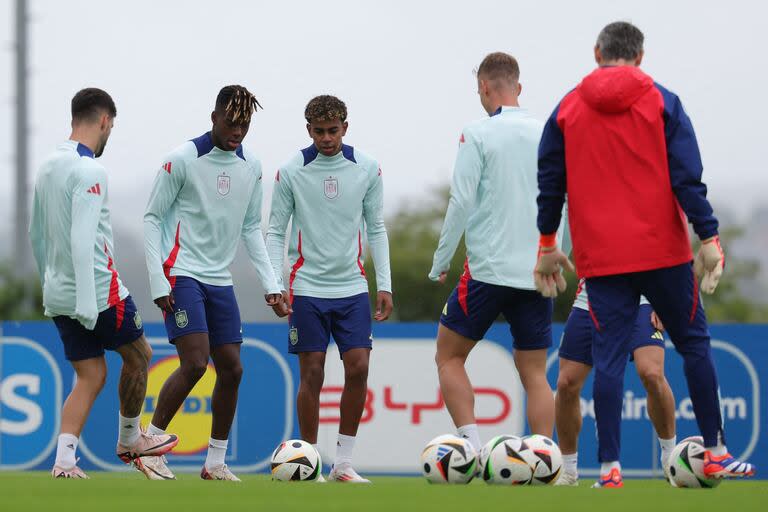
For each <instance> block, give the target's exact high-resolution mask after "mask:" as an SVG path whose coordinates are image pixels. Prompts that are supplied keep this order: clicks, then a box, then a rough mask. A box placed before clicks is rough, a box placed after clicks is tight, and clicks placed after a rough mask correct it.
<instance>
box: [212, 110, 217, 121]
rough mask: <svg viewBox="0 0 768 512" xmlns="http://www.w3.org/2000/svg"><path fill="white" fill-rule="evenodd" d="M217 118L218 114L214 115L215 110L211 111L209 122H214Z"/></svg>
mask: <svg viewBox="0 0 768 512" xmlns="http://www.w3.org/2000/svg"><path fill="white" fill-rule="evenodd" d="M217 118H218V116H217V115H216V111H215V110H214V111H213V112H211V123H213V124H216V119H217Z"/></svg>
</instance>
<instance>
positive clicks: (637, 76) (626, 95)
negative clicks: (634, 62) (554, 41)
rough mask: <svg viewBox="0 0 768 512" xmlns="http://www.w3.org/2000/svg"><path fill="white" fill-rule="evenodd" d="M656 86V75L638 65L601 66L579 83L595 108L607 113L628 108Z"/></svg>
mask: <svg viewBox="0 0 768 512" xmlns="http://www.w3.org/2000/svg"><path fill="white" fill-rule="evenodd" d="M652 87H653V79H652V78H651V77H650V76H648V75H646V74H645V73H643V72H642V71H640V69H639V68H637V67H634V66H612V67H601V68H597V69H596V70H594V71H593V72H592V73H590V74H589V75H587V76H586V77H585V78H584V79H583V80H582V81H581V83H580V84H579V85H578V86H577V87H576V90H577V92H578V93H579V95H580V96H581V98H582V99H583V100H584V101H585V102H586V103H587V104H588V105H589V106H590V107H592V108H594V109H595V110H598V111H600V112H605V113H612V114H615V113H619V112H624V111H625V110H628V109H629V108H630V107H631V106H632V105H633V104H634V103H635V102H636V101H637V100H638V99H639V98H640V97H641V96H642V95H643V94H645V93H646V92H648V91H649V90H650V89H651V88H652Z"/></svg>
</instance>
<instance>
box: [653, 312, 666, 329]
mask: <svg viewBox="0 0 768 512" xmlns="http://www.w3.org/2000/svg"><path fill="white" fill-rule="evenodd" d="M651 325H652V326H653V328H654V329H656V330H657V331H659V332H664V324H663V323H661V318H659V315H657V314H656V312H655V311H651Z"/></svg>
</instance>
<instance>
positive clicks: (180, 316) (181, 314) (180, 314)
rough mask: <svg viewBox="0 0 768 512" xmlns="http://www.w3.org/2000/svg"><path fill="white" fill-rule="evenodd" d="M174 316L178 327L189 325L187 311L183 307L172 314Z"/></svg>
mask: <svg viewBox="0 0 768 512" xmlns="http://www.w3.org/2000/svg"><path fill="white" fill-rule="evenodd" d="M174 318H175V319H176V327H178V328H179V329H183V328H184V327H186V326H188V325H189V318H187V311H186V310H184V309H180V310H179V311H177V312H176V313H175V314H174Z"/></svg>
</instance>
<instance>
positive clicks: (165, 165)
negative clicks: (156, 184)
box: [163, 162, 171, 174]
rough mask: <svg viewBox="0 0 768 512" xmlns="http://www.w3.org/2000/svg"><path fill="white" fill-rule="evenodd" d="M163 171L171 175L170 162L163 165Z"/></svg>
mask: <svg viewBox="0 0 768 512" xmlns="http://www.w3.org/2000/svg"><path fill="white" fill-rule="evenodd" d="M163 170H164V171H165V172H167V173H168V174H171V162H165V163H164V164H163Z"/></svg>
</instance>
